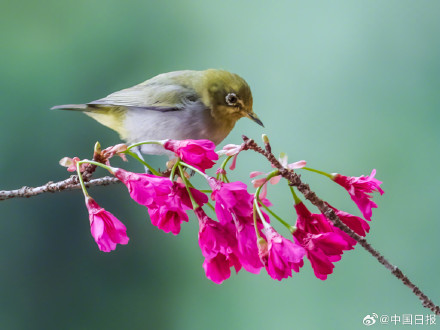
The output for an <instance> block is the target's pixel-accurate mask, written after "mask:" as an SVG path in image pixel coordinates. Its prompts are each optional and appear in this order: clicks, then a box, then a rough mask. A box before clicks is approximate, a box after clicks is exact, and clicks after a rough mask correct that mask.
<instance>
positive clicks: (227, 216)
mask: <svg viewBox="0 0 440 330" xmlns="http://www.w3.org/2000/svg"><path fill="white" fill-rule="evenodd" d="M208 183H209V185H210V186H211V189H212V195H211V198H212V200H214V201H215V202H216V203H215V212H216V214H217V217H218V219H219V220H220V222H221V223H229V222H233V221H234V220H233V216H235V217H238V218H247V217H248V216H249V215H251V214H252V213H253V205H252V202H253V199H254V196H253V195H251V194H249V193H248V192H247V186H246V184H245V183H243V182H240V181H235V182H228V183H224V182H221V181H217V180H216V179H214V178H210V179H208Z"/></svg>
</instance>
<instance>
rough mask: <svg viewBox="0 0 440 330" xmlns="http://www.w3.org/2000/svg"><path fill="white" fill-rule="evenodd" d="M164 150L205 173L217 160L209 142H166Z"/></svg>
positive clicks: (213, 147) (213, 145)
mask: <svg viewBox="0 0 440 330" xmlns="http://www.w3.org/2000/svg"><path fill="white" fill-rule="evenodd" d="M164 148H165V149H167V150H171V151H173V152H174V153H175V154H176V155H177V157H180V158H181V159H182V160H183V161H184V162H185V163H188V164H189V165H192V166H194V167H195V168H197V169H199V170H201V171H203V172H204V171H205V170H206V169H208V168H211V167H213V166H214V164H215V163H214V161H215V160H217V159H218V155H217V153H216V152H215V151H214V149H215V144H214V142H212V141H209V140H183V141H179V140H166V142H165V144H164Z"/></svg>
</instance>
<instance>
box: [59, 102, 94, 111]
mask: <svg viewBox="0 0 440 330" xmlns="http://www.w3.org/2000/svg"><path fill="white" fill-rule="evenodd" d="M50 110H73V111H84V112H90V108H89V107H88V106H87V104H63V105H56V106H54V107H52V108H50Z"/></svg>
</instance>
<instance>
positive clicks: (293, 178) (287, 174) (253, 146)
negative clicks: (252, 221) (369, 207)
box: [242, 135, 440, 315]
mask: <svg viewBox="0 0 440 330" xmlns="http://www.w3.org/2000/svg"><path fill="white" fill-rule="evenodd" d="M242 137H243V140H244V143H243V150H246V149H250V150H254V151H256V152H258V153H259V154H261V155H263V156H264V157H266V159H267V160H268V161H269V162H270V163H271V164H273V165H274V166H275V167H276V168H277V169H278V170H279V172H280V175H281V176H282V177H283V178H285V179H287V180H288V181H289V182H290V185H292V186H295V187H297V188H298V190H299V191H300V192H301V193H302V194H303V195H304V197H305V198H306V199H307V200H309V201H310V202H311V203H312V204H313V205H315V206H316V207H317V208H318V209H319V211H320V212H321V213H322V214H324V215H325V216H326V217H327V219H329V220H330V221H331V222H332V223H333V224H334V225H335V227H338V228H339V229H341V230H343V231H344V232H345V233H347V234H348V235H349V236H350V237H352V238H353V239H354V240H356V241H357V242H358V243H359V244H360V245H361V246H362V247H363V248H364V249H365V250H367V252H368V253H370V254H371V255H372V256H373V257H374V258H375V259H376V260H377V261H379V262H380V263H381V264H382V265H384V266H385V268H387V269H388V270H389V271H391V273H392V274H393V275H394V276H395V277H396V278H398V279H399V280H400V281H402V283H403V284H404V285H406V286H407V287H409V288H410V289H411V291H412V292H413V293H414V294H415V295H416V296H417V297H418V298H419V299H420V300H421V302H422V305H423V307H426V308H429V309H430V310H431V311H433V312H434V313H435V314H436V315H440V307H439V306H437V305H435V304H434V302H433V301H432V300H431V299H429V298H428V296H426V295H425V294H424V293H423V292H422V291H421V290H420V289H419V288H418V287H417V286H416V285H415V284H414V283H413V282H411V280H410V279H409V278H408V277H407V276H406V275H405V274H403V272H402V271H401V270H400V269H399V268H398V267H397V266H394V265H392V264H391V263H390V262H389V261H388V260H387V259H386V258H385V257H384V256H383V255H381V254H380V253H379V252H378V251H377V250H376V249H374V248H373V247H372V246H371V245H370V244H369V243H368V242H367V240H366V239H365V238H364V237H362V236H359V235H358V234H356V233H355V232H354V231H352V230H351V229H350V228H349V227H347V226H346V225H345V224H344V223H343V222H342V221H341V219H339V217H338V216H337V215H336V213H335V211H334V210H333V209H331V208H330V207H329V206H328V205H327V204H326V203H325V202H324V201H323V200H322V199H320V198H319V197H318V196H316V194H315V193H314V192H313V191H311V190H310V186H309V185H308V184H306V183H303V182H302V181H301V179H300V176H299V175H298V174H296V173H295V172H294V171H293V170H291V169H287V168H285V167H284V166H283V165H281V163H280V162H279V161H278V159H276V157H275V156H274V155H273V154H272V152H271V151H270V150H271V148H270V145H269V143H268V142H267V143H265V145H266V146H265V149H266V150H263V149H262V148H261V147H260V146H258V145H257V143H255V141H254V140H252V139H249V138H248V137H247V136H245V135H243V136H242Z"/></svg>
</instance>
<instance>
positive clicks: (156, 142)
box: [127, 140, 166, 150]
mask: <svg viewBox="0 0 440 330" xmlns="http://www.w3.org/2000/svg"><path fill="white" fill-rule="evenodd" d="M165 141H166V140H147V141H142V142H138V143H135V144H132V145H131V146H128V147H127V150H130V149H132V148H136V147H138V146H141V145H143V144H159V145H161V146H163V145H164V143H165Z"/></svg>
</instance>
